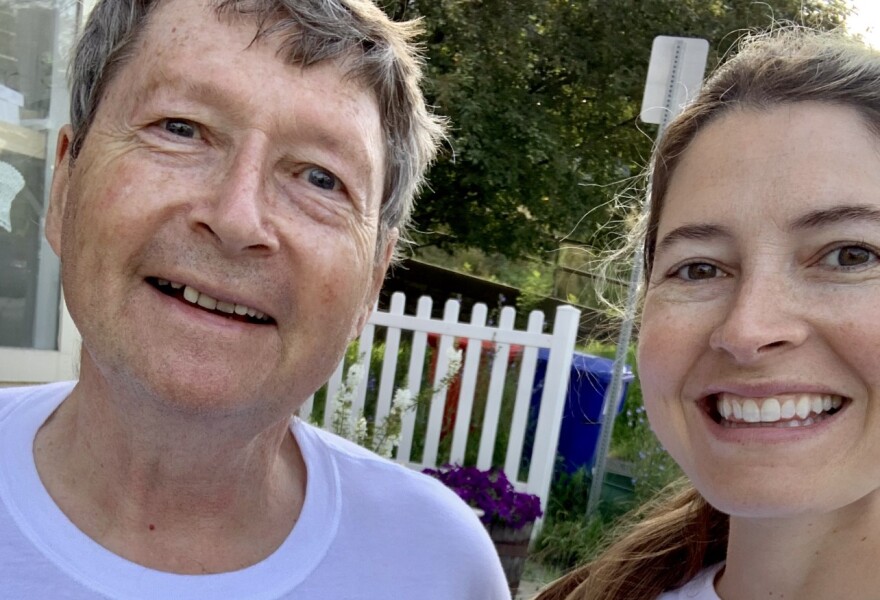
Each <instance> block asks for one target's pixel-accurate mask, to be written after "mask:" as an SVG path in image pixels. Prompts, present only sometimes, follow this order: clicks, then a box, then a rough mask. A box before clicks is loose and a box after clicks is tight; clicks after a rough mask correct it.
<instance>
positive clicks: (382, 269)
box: [351, 227, 400, 339]
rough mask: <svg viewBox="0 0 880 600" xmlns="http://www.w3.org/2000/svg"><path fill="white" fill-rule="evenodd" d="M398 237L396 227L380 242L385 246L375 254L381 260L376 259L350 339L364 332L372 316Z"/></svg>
mask: <svg viewBox="0 0 880 600" xmlns="http://www.w3.org/2000/svg"><path fill="white" fill-rule="evenodd" d="M398 237H400V232H399V231H398V229H397V227H394V228H392V229H390V230H389V231H388V234H387V235H386V236H385V239H384V241H383V242H381V243H383V244H384V245H385V246H384V248H382V254H378V253H377V255H378V256H380V257H381V258H378V259H377V260H376V264H375V265H374V266H373V280H372V282H371V285H370V290H369V293H368V294H367V296H366V298H365V302H364V307H363V309H362V310H361V314H360V315H359V316H358V320H357V324H356V326H355V330H354V331H352V335H351V339H355V338H356V337H358V336H359V335H360V334H361V331H363V330H364V326H366V324H367V320H368V319H369V318H370V315H371V314H373V305H374V304H376V298H378V297H379V290H381V289H382V284H383V283H385V274H386V273H387V272H388V266H389V265H390V264H391V259H392V258H393V257H394V249H395V248H396V247H397V238H398Z"/></svg>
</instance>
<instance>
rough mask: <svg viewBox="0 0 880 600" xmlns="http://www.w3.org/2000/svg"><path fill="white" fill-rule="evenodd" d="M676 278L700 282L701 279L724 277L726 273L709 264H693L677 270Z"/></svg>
mask: <svg viewBox="0 0 880 600" xmlns="http://www.w3.org/2000/svg"><path fill="white" fill-rule="evenodd" d="M674 276H675V277H678V278H679V279H684V280H685V281H698V280H701V279H714V278H716V277H724V272H722V271H721V269H719V268H718V267H716V266H715V265H710V264H709V263H691V264H689V265H684V266H683V267H680V268H679V269H678V270H676V271H675V273H674Z"/></svg>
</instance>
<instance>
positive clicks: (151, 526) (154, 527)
mask: <svg viewBox="0 0 880 600" xmlns="http://www.w3.org/2000/svg"><path fill="white" fill-rule="evenodd" d="M154 529H156V526H155V525H153V524H152V523H150V531H153V530H154Z"/></svg>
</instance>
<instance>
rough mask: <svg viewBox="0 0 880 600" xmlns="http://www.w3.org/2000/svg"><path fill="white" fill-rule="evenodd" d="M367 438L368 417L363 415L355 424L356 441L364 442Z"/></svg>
mask: <svg viewBox="0 0 880 600" xmlns="http://www.w3.org/2000/svg"><path fill="white" fill-rule="evenodd" d="M366 439H367V419H366V418H364V417H361V418H360V419H358V420H357V423H356V424H355V426H354V441H355V442H357V443H358V444H363V443H364V442H365V441H366Z"/></svg>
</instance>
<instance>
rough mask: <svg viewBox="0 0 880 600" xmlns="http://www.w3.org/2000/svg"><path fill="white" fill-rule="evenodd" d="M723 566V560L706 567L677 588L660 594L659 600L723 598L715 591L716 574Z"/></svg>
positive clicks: (718, 599)
mask: <svg viewBox="0 0 880 600" xmlns="http://www.w3.org/2000/svg"><path fill="white" fill-rule="evenodd" d="M723 566H724V563H723V562H721V563H718V564H715V565H712V566H711V567H706V568H705V569H703V570H702V571H700V572H699V573H698V574H697V576H696V577H694V578H693V579H691V580H690V581H689V582H687V583H686V584H685V585H683V586H681V587H680V588H678V589H677V590H672V591H671V592H663V593H662V594H660V595H659V596H658V597H657V600H721V598H719V597H718V594H717V593H716V592H715V576H716V575H717V574H718V571H720V570H721V568H722V567H723Z"/></svg>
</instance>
